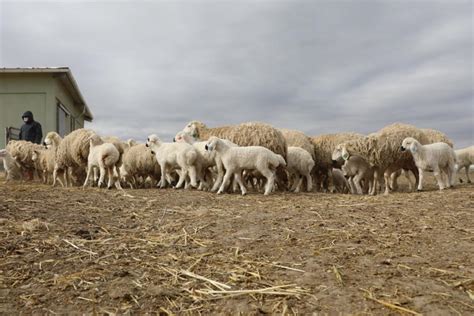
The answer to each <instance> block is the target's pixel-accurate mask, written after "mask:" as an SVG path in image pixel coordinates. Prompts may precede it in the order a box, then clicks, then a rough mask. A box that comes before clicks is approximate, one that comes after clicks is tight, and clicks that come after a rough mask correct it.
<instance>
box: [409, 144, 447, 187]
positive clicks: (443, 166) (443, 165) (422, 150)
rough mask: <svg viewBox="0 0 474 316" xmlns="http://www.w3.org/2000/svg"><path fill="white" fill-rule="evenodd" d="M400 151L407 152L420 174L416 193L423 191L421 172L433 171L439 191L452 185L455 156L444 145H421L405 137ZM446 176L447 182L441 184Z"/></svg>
mask: <svg viewBox="0 0 474 316" xmlns="http://www.w3.org/2000/svg"><path fill="white" fill-rule="evenodd" d="M400 149H401V150H402V151H406V150H409V152H410V153H411V155H412V156H413V159H414V160H415V164H416V166H417V167H418V171H419V173H420V181H419V183H418V191H421V190H422V189H423V171H426V170H433V173H434V176H435V177H436V180H437V182H438V186H439V189H440V190H443V189H444V188H445V187H448V188H449V187H451V186H453V185H454V176H455V172H456V168H455V164H456V154H455V152H454V150H453V149H452V148H451V147H450V146H449V145H448V144H446V143H434V144H428V145H422V144H420V142H419V141H417V140H416V139H415V138H413V137H407V138H405V139H404V140H403V141H402V145H401V148H400ZM442 173H445V174H446V175H447V181H446V182H445V183H443V175H442Z"/></svg>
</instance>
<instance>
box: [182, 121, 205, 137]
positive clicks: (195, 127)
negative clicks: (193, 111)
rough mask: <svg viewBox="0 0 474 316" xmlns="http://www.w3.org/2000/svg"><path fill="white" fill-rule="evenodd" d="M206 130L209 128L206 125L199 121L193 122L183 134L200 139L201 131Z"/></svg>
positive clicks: (186, 127)
mask: <svg viewBox="0 0 474 316" xmlns="http://www.w3.org/2000/svg"><path fill="white" fill-rule="evenodd" d="M205 128H207V127H206V125H205V124H204V123H201V122H199V121H191V122H189V123H188V124H187V125H186V126H185V127H184V129H183V132H185V133H186V134H188V135H190V136H191V137H193V138H195V139H199V138H200V134H201V133H200V132H201V130H202V129H205Z"/></svg>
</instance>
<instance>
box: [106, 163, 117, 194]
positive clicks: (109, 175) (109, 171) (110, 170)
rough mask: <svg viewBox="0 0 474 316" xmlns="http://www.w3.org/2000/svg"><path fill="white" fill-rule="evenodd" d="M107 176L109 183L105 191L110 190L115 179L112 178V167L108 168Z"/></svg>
mask: <svg viewBox="0 0 474 316" xmlns="http://www.w3.org/2000/svg"><path fill="white" fill-rule="evenodd" d="M107 175H108V177H109V181H108V183H107V189H109V190H110V189H112V185H113V184H114V182H115V181H114V179H115V176H114V167H109V168H107Z"/></svg>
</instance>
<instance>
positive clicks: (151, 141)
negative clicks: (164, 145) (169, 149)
mask: <svg viewBox="0 0 474 316" xmlns="http://www.w3.org/2000/svg"><path fill="white" fill-rule="evenodd" d="M160 144H161V140H160V138H159V137H158V136H156V135H155V134H151V135H150V136H148V138H147V139H146V145H145V146H146V147H150V148H155V147H158V146H160Z"/></svg>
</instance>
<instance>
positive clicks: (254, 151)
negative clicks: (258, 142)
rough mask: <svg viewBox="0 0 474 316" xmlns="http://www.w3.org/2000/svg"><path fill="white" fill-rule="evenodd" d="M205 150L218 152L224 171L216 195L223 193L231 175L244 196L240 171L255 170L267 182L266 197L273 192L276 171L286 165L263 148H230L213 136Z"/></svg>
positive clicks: (282, 160) (280, 157)
mask: <svg viewBox="0 0 474 316" xmlns="http://www.w3.org/2000/svg"><path fill="white" fill-rule="evenodd" d="M206 150H208V151H213V150H215V151H217V152H219V154H220V155H221V158H222V163H223V165H224V168H225V170H226V172H225V175H224V180H223V181H222V184H221V187H220V188H219V191H217V193H218V194H220V193H223V192H224V190H225V188H226V186H227V184H228V183H229V180H230V177H231V176H232V175H233V176H234V177H235V179H236V181H237V183H238V184H239V186H240V190H241V192H242V195H245V194H246V193H247V189H246V188H245V186H244V184H243V183H242V171H243V170H257V171H258V172H260V173H261V174H262V175H263V176H264V177H265V178H266V180H267V183H266V185H265V193H264V194H265V195H268V194H270V192H271V191H272V190H273V185H274V182H275V171H276V169H277V168H278V167H280V166H285V165H286V162H285V159H283V157H282V156H281V155H278V154H275V153H274V152H272V151H271V150H269V149H267V148H265V147H262V146H245V147H231V146H228V145H227V144H226V143H225V142H224V141H222V140H221V139H220V138H217V137H215V136H213V137H211V138H209V140H208V141H207V144H206Z"/></svg>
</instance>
